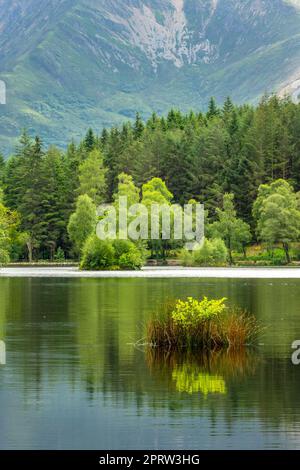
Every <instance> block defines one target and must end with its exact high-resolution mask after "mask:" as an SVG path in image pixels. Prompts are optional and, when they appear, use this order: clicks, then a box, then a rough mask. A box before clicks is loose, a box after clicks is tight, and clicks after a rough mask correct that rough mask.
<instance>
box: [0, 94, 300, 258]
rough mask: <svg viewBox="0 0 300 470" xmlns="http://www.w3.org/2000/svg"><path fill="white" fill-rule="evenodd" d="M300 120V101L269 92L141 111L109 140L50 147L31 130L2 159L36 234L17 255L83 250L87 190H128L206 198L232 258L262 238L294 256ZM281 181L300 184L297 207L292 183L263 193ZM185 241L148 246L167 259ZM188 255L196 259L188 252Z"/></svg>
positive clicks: (103, 198) (15, 200)
mask: <svg viewBox="0 0 300 470" xmlns="http://www.w3.org/2000/svg"><path fill="white" fill-rule="evenodd" d="M134 115H135V113H133V117H134ZM299 122H300V108H299V106H297V105H295V104H293V103H292V102H291V101H290V100H286V99H285V100H279V99H278V98H277V97H276V96H272V97H266V96H265V97H263V99H262V100H261V102H260V103H259V105H258V106H257V107H252V106H248V105H244V106H237V105H235V104H234V103H233V102H232V101H231V100H230V99H229V98H227V99H226V101H225V103H224V105H223V107H221V106H219V105H217V103H216V101H214V100H211V101H210V104H209V110H208V113H207V114H202V113H194V112H190V113H188V114H183V113H182V112H180V111H179V110H177V109H171V110H170V111H169V113H168V114H167V115H166V117H160V116H158V115H156V114H153V115H152V116H151V117H150V118H149V119H148V121H146V122H145V123H144V122H142V120H141V117H140V116H137V117H136V122H135V123H134V122H125V123H124V124H122V125H121V126H120V127H113V128H111V129H104V130H103V131H102V133H101V136H98V135H96V133H94V131H92V130H91V129H89V131H88V132H87V135H86V137H85V138H84V139H83V140H82V141H81V142H79V144H78V145H77V144H75V142H74V141H72V142H71V143H70V144H69V145H68V146H67V150H66V152H62V151H60V150H58V149H57V148H55V147H53V146H51V147H49V148H48V149H45V148H44V146H43V144H42V142H41V140H40V139H39V138H38V137H37V138H35V139H31V137H30V136H29V135H28V134H27V133H26V132H23V134H22V136H21V139H20V143H19V145H18V146H17V148H16V151H15V153H14V155H13V156H11V157H10V158H9V159H8V160H7V161H6V162H5V161H4V159H3V158H2V157H1V156H0V184H2V186H3V190H4V198H3V202H4V204H5V206H6V207H7V208H9V210H11V211H13V212H14V211H17V212H18V214H19V216H20V227H19V229H18V231H20V232H24V233H26V234H27V238H26V243H25V246H26V247H27V251H28V253H27V255H26V250H24V240H23V242H21V241H20V242H18V241H17V240H15V241H16V243H15V244H14V246H12V247H11V250H10V252H11V256H12V259H17V258H20V259H24V258H25V257H26V256H28V258H29V259H30V260H32V259H33V258H35V259H53V257H54V255H55V252H56V250H57V248H58V247H61V248H62V250H63V251H64V253H65V255H66V257H67V258H70V257H72V256H74V254H75V255H76V256H78V255H79V252H80V248H81V246H82V243H83V241H84V238H85V236H84V237H83V241H80V236H79V244H78V246H76V242H75V238H72V239H71V240H70V237H69V234H68V228H67V227H68V221H69V220H70V216H71V214H74V212H75V210H76V201H77V199H78V195H79V194H80V195H84V194H87V195H89V196H90V197H91V199H92V200H93V201H94V203H95V204H96V205H97V204H99V203H102V202H106V203H109V202H113V203H114V205H115V207H118V202H119V198H120V197H121V196H127V197H128V205H131V204H135V203H138V202H140V201H141V200H142V202H143V203H144V204H145V205H146V206H148V207H150V206H151V204H153V203H159V204H165V205H166V206H167V207H170V205H171V202H174V203H177V204H180V205H181V206H183V204H185V203H187V201H189V200H190V199H194V200H195V201H199V202H203V203H204V204H205V209H206V212H207V215H206V222H207V223H206V233H207V237H208V238H209V239H211V238H222V239H223V241H224V243H225V245H226V248H227V250H228V257H229V261H230V262H231V263H232V262H233V261H234V260H233V258H234V257H235V256H236V254H239V253H241V252H243V253H244V257H245V256H246V247H247V245H248V244H249V243H251V240H252V237H253V236H255V234H257V236H258V238H259V239H261V240H262V241H264V243H266V244H267V245H274V244H275V243H282V245H283V247H284V250H285V253H286V259H288V258H289V257H290V255H289V246H290V244H291V243H292V242H294V241H298V240H299V237H300V235H299V230H298V222H297V220H298V210H299V207H300V204H299V196H297V191H300V176H299V175H300V139H299V135H300V125H299ZM278 178H283V179H284V180H285V181H288V182H289V184H290V185H293V187H294V190H295V192H296V200H297V205H295V204H296V203H295V193H294V192H293V191H292V193H293V194H292V195H291V194H290V191H289V190H288V189H287V188H286V187H285V189H284V187H283V185H282V184H281V185H280V184H279V186H280V188H281V189H280V188H277V189H276V190H275V186H276V187H277V186H278V184H277V183H276V185H275V186H273V190H272V191H273V192H272V194H269V193H267V192H266V193H264V192H263V190H262V189H260V192H259V194H258V186H259V185H260V184H261V183H262V187H264V186H270V185H271V184H273V183H274V182H276V180H277V179H278ZM281 181H282V180H281ZM274 184H275V183H274ZM224 194H225V196H224ZM256 199H257V201H261V200H262V199H268V202H264V210H263V212H260V213H259V214H258V211H257V210H256V209H254V212H253V214H252V204H253V202H254V201H255V200H256ZM259 205H261V202H257V203H256V207H258V206H259ZM295 211H296V212H295ZM275 212H276V214H275V215H274V217H273V214H274V213H275ZM172 218H173V213H172V211H171V222H172V220H173V219H172ZM291 220H293V221H294V222H293V227H292V226H291ZM282 222H283V223H282ZM256 225H258V227H256ZM256 228H257V231H256ZM150 229H151V226H149V230H150ZM76 238H77V236H76ZM182 246H183V243H182V242H178V241H176V240H172V239H170V240H163V239H158V240H152V241H151V242H150V243H149V244H148V248H149V250H150V252H151V256H152V257H155V258H160V259H165V258H166V257H167V256H169V254H170V252H174V251H175V250H179V249H180V248H182ZM207 246H208V245H207ZM207 246H206V249H207ZM74 248H75V249H74ZM204 251H205V250H204ZM207 251H210V250H207ZM221 251H222V250H221ZM223 251H224V250H223ZM202 254H203V253H202ZM181 256H184V257H185V258H188V262H187V264H192V263H193V260H191V257H190V256H189V255H188V254H187V253H184V254H182V255H181ZM201 257H202V255H201V256H200V259H199V260H198V264H200V265H202V264H203V263H204V264H206V263H209V264H210V263H211V262H212V263H214V261H210V258H211V254H210V253H208V255H207V256H206V258H207V259H208V260H207V261H206V258H205V257H204V260H202V258H201ZM214 257H215V256H212V258H213V259H214ZM222 260H223V258H222V256H221V260H220V261H219V260H217V261H216V263H217V264H219V263H220V264H223V261H222Z"/></svg>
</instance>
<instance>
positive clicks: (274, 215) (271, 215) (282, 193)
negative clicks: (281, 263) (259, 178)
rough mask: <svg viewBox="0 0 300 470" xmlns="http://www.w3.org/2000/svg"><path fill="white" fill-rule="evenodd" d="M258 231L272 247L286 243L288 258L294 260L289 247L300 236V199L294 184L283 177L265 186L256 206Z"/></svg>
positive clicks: (254, 211)
mask: <svg viewBox="0 0 300 470" xmlns="http://www.w3.org/2000/svg"><path fill="white" fill-rule="evenodd" d="M253 215H254V217H255V219H256V220H257V234H258V236H259V238H260V239H261V240H262V241H264V242H265V243H266V244H267V245H268V246H269V247H272V246H274V244H275V243H282V245H283V248H284V251H285V255H286V261H287V263H289V262H290V261H291V259H290V254H289V246H290V243H291V242H293V241H296V240H298V238H299V235H300V211H299V204H298V198H297V195H296V194H295V192H294V190H293V188H292V186H291V185H290V184H289V183H288V182H287V181H284V180H282V179H280V180H277V181H274V182H273V183H271V184H270V185H266V184H265V185H261V186H260V188H259V190H258V197H257V199H256V201H255V203H254V206H253Z"/></svg>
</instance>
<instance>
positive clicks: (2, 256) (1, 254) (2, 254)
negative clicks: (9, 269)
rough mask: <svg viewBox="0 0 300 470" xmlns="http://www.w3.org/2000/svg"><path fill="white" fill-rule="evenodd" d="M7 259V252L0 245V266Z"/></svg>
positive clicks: (7, 261) (7, 260) (6, 261)
mask: <svg viewBox="0 0 300 470" xmlns="http://www.w3.org/2000/svg"><path fill="white" fill-rule="evenodd" d="M9 261H10V259H9V254H8V252H7V251H6V250H4V249H2V248H1V247H0V266H2V265H4V264H8V263H9Z"/></svg>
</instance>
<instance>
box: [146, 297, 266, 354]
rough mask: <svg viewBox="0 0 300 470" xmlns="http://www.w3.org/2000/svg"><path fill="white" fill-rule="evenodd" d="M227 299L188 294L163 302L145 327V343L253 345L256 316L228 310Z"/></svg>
mask: <svg viewBox="0 0 300 470" xmlns="http://www.w3.org/2000/svg"><path fill="white" fill-rule="evenodd" d="M225 301H226V299H225V298H223V299H219V300H209V299H208V298H207V297H204V298H203V299H202V300H201V301H199V300H197V299H193V298H192V297H189V298H188V299H187V300H185V301H183V300H177V301H176V302H175V303H172V302H171V303H169V304H166V306H165V308H164V310H163V312H162V313H161V315H160V316H159V317H158V318H155V319H153V320H151V321H150V322H149V324H148V326H147V341H148V343H149V344H150V345H151V346H153V347H157V348H161V349H176V350H186V349H188V350H189V349H191V350H193V349H195V348H198V349H208V350H219V349H223V348H230V349H238V348H241V347H244V346H247V345H252V344H255V342H256V341H257V338H258V335H259V333H260V331H261V327H260V325H259V324H258V322H257V320H256V318H255V317H254V316H251V315H249V314H247V313H246V312H243V311H241V310H238V309H232V308H231V309H230V308H228V307H227V306H226V304H225Z"/></svg>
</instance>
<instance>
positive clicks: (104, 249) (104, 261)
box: [80, 235, 115, 271]
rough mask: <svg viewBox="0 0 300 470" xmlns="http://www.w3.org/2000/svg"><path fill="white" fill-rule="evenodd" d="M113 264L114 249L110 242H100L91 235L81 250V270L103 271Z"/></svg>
mask: <svg viewBox="0 0 300 470" xmlns="http://www.w3.org/2000/svg"><path fill="white" fill-rule="evenodd" d="M114 263H115V249H114V247H113V245H112V243H111V242H110V241H107V240H100V239H99V238H98V237H97V236H96V235H91V236H90V237H89V238H88V239H87V241H86V242H85V244H84V247H83V250H82V261H81V264H80V267H81V269H85V270H95V271H99V270H103V269H110V268H111V267H113V266H114Z"/></svg>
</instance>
